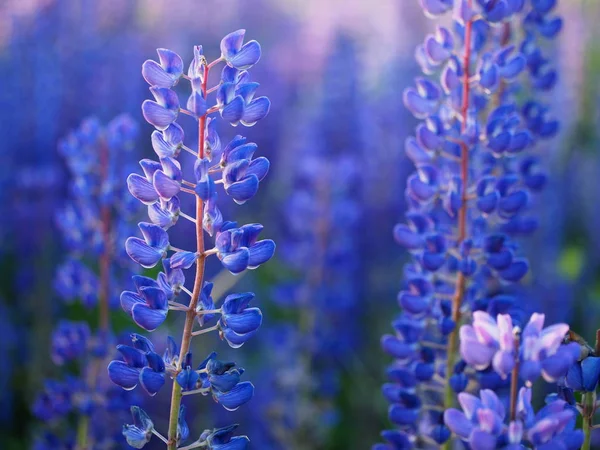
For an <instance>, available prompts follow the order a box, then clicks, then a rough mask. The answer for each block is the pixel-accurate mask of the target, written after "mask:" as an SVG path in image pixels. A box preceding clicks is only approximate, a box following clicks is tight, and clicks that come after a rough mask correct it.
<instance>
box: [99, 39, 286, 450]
mask: <svg viewBox="0 0 600 450" xmlns="http://www.w3.org/2000/svg"><path fill="white" fill-rule="evenodd" d="M244 36H245V31H244V30H238V31H235V32H233V33H231V34H229V35H227V36H225V37H224V38H223V40H222V41H221V56H220V57H219V58H217V59H216V60H214V61H212V62H210V63H209V62H208V60H207V59H206V57H205V56H204V53H203V48H202V47H201V46H197V47H195V48H194V58H193V60H192V62H191V63H190V65H189V68H188V70H187V74H186V73H185V70H184V63H183V60H182V58H181V57H180V56H179V55H177V54H176V53H174V52H173V51H171V50H166V49H159V50H158V57H159V61H158V62H157V61H151V60H150V61H146V62H145V63H144V64H143V67H142V75H143V76H144V79H145V80H146V81H147V82H148V84H149V85H150V92H151V94H152V96H153V97H154V100H146V101H144V103H143V105H142V113H143V115H144V118H145V119H146V121H147V122H148V123H150V124H151V125H154V127H155V128H156V131H154V132H153V133H152V139H151V140H152V146H153V148H154V151H155V152H156V155H157V157H158V161H154V160H150V159H144V160H142V161H140V165H141V168H142V172H143V174H131V175H130V176H129V178H128V179H127V185H128V187H129V190H130V192H131V194H132V195H133V196H134V197H135V198H137V199H138V200H139V201H141V202H142V203H144V204H145V205H147V206H148V216H149V218H150V222H142V223H140V224H139V229H140V232H141V238H140V237H130V238H129V239H128V240H127V241H126V243H125V248H126V251H127V254H128V255H129V256H130V257H131V259H132V260H134V261H135V262H137V263H138V264H140V265H141V266H142V267H146V268H151V267H155V266H159V265H161V266H162V272H160V273H159V274H158V277H157V278H156V280H155V279H152V278H148V277H143V276H136V277H134V278H133V283H134V286H135V289H132V290H126V291H124V292H123V293H122V294H121V306H122V307H123V309H124V310H125V312H126V313H127V314H129V315H130V316H131V318H132V319H133V321H134V322H135V323H136V324H137V325H138V326H140V327H141V328H143V329H144V330H146V331H153V330H155V329H157V328H159V327H160V326H161V324H162V323H163V322H164V321H165V320H166V319H167V316H168V314H169V312H170V311H173V312H183V313H184V314H185V324H184V328H183V330H182V337H181V339H180V340H179V341H176V340H175V339H173V338H171V337H169V338H168V342H167V350H166V351H165V353H164V354H163V355H160V354H158V353H157V352H156V351H155V348H154V345H153V344H152V342H151V341H150V340H149V339H148V338H146V337H143V336H141V335H137V334H134V335H132V336H131V338H132V344H131V345H122V346H119V347H118V351H119V353H120V354H121V358H120V359H119V360H115V361H112V362H111V363H110V364H109V366H108V373H109V376H110V378H111V380H112V381H113V382H114V383H116V384H117V385H119V386H121V387H122V388H123V389H127V390H129V389H134V388H135V387H136V386H137V385H140V386H141V387H142V388H143V390H145V391H146V392H147V393H148V394H149V395H151V396H153V395H155V394H156V393H157V392H158V391H159V390H160V389H162V388H163V386H164V385H165V384H168V383H169V382H171V384H172V388H171V389H172V394H171V399H172V402H171V408H170V417H169V428H168V430H167V432H166V433H165V435H164V436H163V435H162V434H161V433H160V432H159V431H158V430H156V429H155V427H154V425H153V422H152V421H151V420H150V418H149V417H148V415H147V414H146V413H145V412H144V411H142V410H141V409H139V408H137V407H134V408H133V409H132V412H133V415H134V424H133V425H126V426H125V428H124V430H123V434H124V435H125V436H126V437H127V440H128V442H129V444H130V445H132V446H134V447H136V448H142V447H143V446H144V445H145V444H146V443H147V442H148V441H149V440H150V439H151V437H152V435H156V436H158V437H159V439H161V440H162V441H163V442H164V443H165V444H166V446H167V448H168V450H174V449H176V448H179V449H192V448H199V447H202V448H209V449H215V450H216V449H219V450H237V449H244V448H246V447H247V445H248V438H247V437H245V436H232V434H233V432H234V430H235V426H231V427H227V428H221V429H213V430H206V431H204V432H203V433H202V434H200V437H199V438H198V439H196V440H193V441H192V442H191V443H188V444H186V441H187V440H188V439H189V436H190V431H189V428H188V426H187V424H186V419H185V416H184V411H185V409H184V405H183V404H182V398H183V396H186V395H193V394H202V395H210V396H211V397H212V398H213V400H214V401H215V402H216V403H218V404H220V405H221V406H222V407H223V408H224V409H226V410H229V411H233V410H235V409H237V408H239V407H240V406H241V405H243V404H244V403H246V402H248V401H249V400H250V399H251V398H252V396H253V393H254V386H253V385H252V383H251V382H249V381H242V380H241V376H242V374H243V373H244V369H242V368H240V367H237V366H236V364H235V363H233V362H223V361H219V360H218V359H216V353H211V354H210V355H208V357H206V358H205V359H204V360H203V361H202V362H200V363H199V364H198V365H197V366H196V365H195V364H194V362H193V357H192V350H191V342H192V338H193V337H195V336H199V335H201V334H204V333H208V332H211V331H215V332H217V333H218V334H219V336H220V337H221V339H222V340H224V341H225V342H227V343H228V344H229V346H230V347H232V348H238V347H241V346H242V345H243V344H244V343H245V342H246V341H248V340H249V339H250V338H251V337H252V336H253V335H254V334H256V332H257V330H258V328H259V327H260V325H261V323H262V313H261V311H260V309H259V308H257V307H255V306H251V305H250V302H253V300H254V294H253V293H251V292H247V293H237V294H230V295H228V296H227V297H226V298H225V300H224V301H223V303H222V305H221V306H217V305H216V304H215V301H214V300H213V298H212V296H211V292H212V288H213V285H212V283H210V282H207V281H205V280H204V265H205V261H206V258H207V257H209V256H210V255H215V256H216V257H217V258H218V259H219V260H220V261H221V263H222V265H223V267H224V268H225V269H227V270H229V271H230V272H231V273H233V274H238V273H240V272H243V271H244V270H247V269H256V268H258V267H259V266H260V265H261V264H263V263H265V262H267V261H268V260H269V259H270V258H271V257H272V256H273V253H274V251H275V244H274V242H273V241H272V240H270V239H262V240H261V239H259V235H260V233H261V231H262V229H263V227H262V225H260V224H247V225H242V226H238V225H237V223H236V222H230V221H225V220H224V219H223V215H222V213H221V211H220V210H219V208H218V206H217V198H218V196H219V195H225V196H229V197H231V199H232V200H233V201H234V202H235V203H237V204H243V203H245V202H247V201H248V200H250V199H251V198H252V197H254V196H255V195H256V193H257V192H258V187H259V183H260V181H262V180H263V179H264V177H265V176H266V174H267V172H268V170H269V161H268V160H267V159H266V158H264V157H255V153H256V150H257V145H256V144H254V143H252V142H247V141H246V138H244V137H242V136H239V135H238V136H235V137H234V138H233V140H232V141H231V142H230V143H228V144H227V145H222V144H221V141H220V138H219V135H218V134H217V130H216V123H217V119H216V117H217V116H220V117H221V118H222V119H223V120H224V121H225V122H228V123H230V124H231V125H233V126H237V125H238V124H240V123H241V124H242V125H244V126H251V125H254V124H255V123H256V122H258V121H259V120H261V119H262V118H264V117H265V116H266V115H267V113H268V112H269V108H270V102H269V100H268V99H267V98H266V97H257V96H256V91H257V89H258V87H259V85H258V83H255V82H251V81H250V75H249V72H248V69H250V68H251V67H252V66H253V65H254V64H256V63H257V62H258V60H259V59H260V54H261V50H260V45H259V44H258V42H256V41H250V42H247V43H244ZM222 62H224V63H225V66H224V67H223V69H222V71H221V76H220V80H219V81H218V82H217V84H216V85H215V86H214V87H209V81H210V75H211V74H212V73H213V72H214V69H215V67H216V66H217V64H219V63H222ZM182 80H187V81H189V82H190V85H191V93H190V95H189V97H188V99H187V101H186V102H180V101H179V98H178V96H177V94H176V93H175V91H173V90H172V88H173V87H174V86H175V85H176V84H178V83H180V82H181V81H182ZM211 93H214V95H211ZM183 116H190V121H194V120H195V122H196V123H197V125H198V148H197V150H192V149H191V148H189V147H187V146H186V145H185V136H184V131H183V128H182V127H181V126H180V125H179V124H178V123H177V120H179V119H182V120H184V119H183ZM182 150H185V152H186V153H192V154H193V155H194V156H195V157H196V161H195V164H194V165H193V167H190V169H193V170H186V168H185V167H184V160H183V158H179V156H180V154H181V151H182ZM187 173H193V178H192V179H186V177H185V176H184V174H187ZM218 184H222V185H223V190H222V191H220V189H218ZM185 195H188V196H190V197H191V198H194V199H195V203H196V206H195V212H194V213H191V212H187V213H185V212H184V211H182V205H185V204H186V203H185V202H183V201H181V202H180V199H179V197H180V196H185ZM181 218H183V219H185V220H189V221H191V222H193V223H194V224H195V227H196V247H195V248H194V249H193V250H190V251H188V250H183V249H179V248H176V247H173V246H172V245H171V243H170V239H169V234H168V231H169V230H170V229H171V228H172V227H173V226H175V225H176V223H177V222H178V220H180V219H181ZM209 237H212V238H213V239H212V242H213V245H212V247H211V246H210V244H209V243H210V242H211V240H210V239H209ZM194 267H195V276H194V284H193V287H192V288H191V289H190V290H188V289H187V288H186V287H185V277H184V270H187V269H191V268H194ZM183 295H187V296H189V299H188V300H185V299H183V298H181V297H182V296H183Z"/></svg>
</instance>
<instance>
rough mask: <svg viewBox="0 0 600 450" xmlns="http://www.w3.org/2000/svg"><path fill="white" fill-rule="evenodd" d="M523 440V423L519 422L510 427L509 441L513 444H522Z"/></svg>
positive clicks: (511, 424)
mask: <svg viewBox="0 0 600 450" xmlns="http://www.w3.org/2000/svg"><path fill="white" fill-rule="evenodd" d="M522 439H523V423H522V422H521V421H519V420H517V421H514V422H511V423H510V424H509V425H508V441H509V442H510V443H511V444H520V443H521V440H522Z"/></svg>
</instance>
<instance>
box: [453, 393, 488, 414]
mask: <svg viewBox="0 0 600 450" xmlns="http://www.w3.org/2000/svg"><path fill="white" fill-rule="evenodd" d="M458 403H460V406H461V408H462V410H463V411H464V413H465V416H466V417H467V419H469V420H471V419H473V417H474V416H475V412H476V411H477V410H478V409H479V408H481V407H482V403H481V400H479V399H478V398H477V397H475V396H474V395H472V394H468V393H466V392H461V393H460V394H458Z"/></svg>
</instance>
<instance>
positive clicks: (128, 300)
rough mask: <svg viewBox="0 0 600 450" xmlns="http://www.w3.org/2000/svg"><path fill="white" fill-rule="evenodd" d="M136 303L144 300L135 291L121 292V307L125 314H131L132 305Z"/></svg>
mask: <svg viewBox="0 0 600 450" xmlns="http://www.w3.org/2000/svg"><path fill="white" fill-rule="evenodd" d="M138 303H146V302H145V301H144V299H143V298H142V297H141V296H140V295H139V294H138V293H137V292H131V291H123V292H122V293H121V307H122V308H123V310H124V311H125V312H126V313H127V314H129V315H131V310H132V308H133V306H134V305H136V304H138Z"/></svg>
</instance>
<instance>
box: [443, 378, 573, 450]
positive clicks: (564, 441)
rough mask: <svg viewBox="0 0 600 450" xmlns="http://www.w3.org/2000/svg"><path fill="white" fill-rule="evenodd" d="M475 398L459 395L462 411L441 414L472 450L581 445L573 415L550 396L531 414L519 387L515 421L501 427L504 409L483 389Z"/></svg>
mask: <svg viewBox="0 0 600 450" xmlns="http://www.w3.org/2000/svg"><path fill="white" fill-rule="evenodd" d="M479 395H480V396H479V397H476V396H474V395H471V394H467V393H466V392H461V393H460V394H458V402H459V403H460V406H461V408H462V411H459V410H457V409H454V408H452V409H449V410H447V411H445V413H444V420H445V422H446V424H447V425H448V427H449V428H450V430H452V432H453V433H454V434H456V435H457V436H458V437H459V438H461V439H462V440H463V441H464V442H466V443H468V445H469V448H471V449H473V450H488V449H495V448H503V449H506V450H519V449H523V448H533V449H536V450H552V449H558V448H561V449H565V450H578V449H580V448H581V445H582V444H583V439H584V437H583V433H582V432H581V430H575V429H574V427H575V419H576V415H577V412H576V411H575V410H574V408H572V407H571V406H570V405H569V404H568V403H567V402H566V401H564V400H561V399H557V398H553V397H550V398H549V399H548V403H547V404H546V406H544V407H543V408H542V409H540V410H539V411H538V412H537V413H535V412H534V409H533V406H532V405H531V389H529V388H521V390H520V392H519V401H518V402H519V403H518V408H517V418H516V420H513V421H511V422H510V423H509V424H508V425H505V423H504V421H505V419H506V410H505V408H504V405H503V403H502V401H501V400H500V399H499V398H498V396H497V395H496V394H495V393H494V392H493V391H491V390H487V389H483V390H481V391H480V392H479ZM525 445H526V446H527V447H524V446H525Z"/></svg>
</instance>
